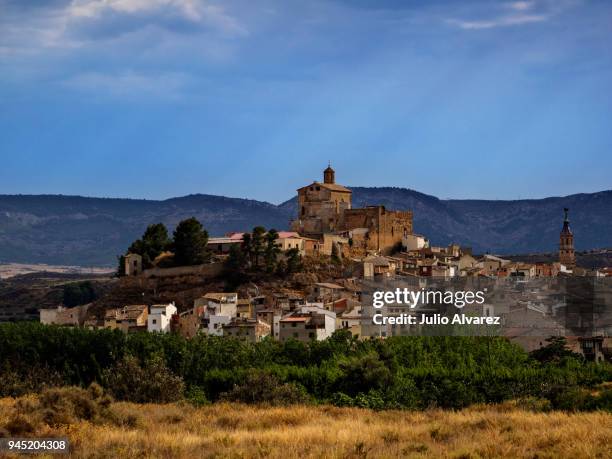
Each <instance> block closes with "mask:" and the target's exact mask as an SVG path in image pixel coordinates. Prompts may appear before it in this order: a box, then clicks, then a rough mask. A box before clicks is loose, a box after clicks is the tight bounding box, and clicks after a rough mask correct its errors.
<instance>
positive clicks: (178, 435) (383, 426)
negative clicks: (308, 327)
mask: <svg viewBox="0 0 612 459" xmlns="http://www.w3.org/2000/svg"><path fill="white" fill-rule="evenodd" d="M12 404H13V401H12V400H11V399H4V400H0V424H2V423H3V422H4V421H6V419H7V418H8V413H9V412H10V410H11V407H12ZM113 409H114V410H115V411H116V412H117V413H118V414H119V415H120V416H121V417H122V418H123V419H129V423H128V425H129V427H126V426H124V427H117V426H114V425H93V424H90V423H88V422H80V423H78V424H75V425H71V426H67V427H62V428H58V429H55V430H53V431H52V432H48V433H52V434H55V435H58V436H61V435H66V436H68V437H69V438H70V440H71V443H72V446H73V454H72V457H78V458H81V457H86V458H106V457H113V458H157V457H162V458H199V457H204V458H206V457H222V458H252V457H272V458H291V457H327V458H365V457H415V458H417V457H456V458H480V457H483V458H485V457H486V458H498V457H500V458H514V457H531V458H535V457H537V458H557V457H572V458H582V457H584V458H591V457H592V458H597V457H601V458H608V457H612V414H609V413H601V412H596V413H576V414H571V413H564V412H550V413H533V412H529V411H524V410H521V409H518V408H516V407H515V406H514V405H512V404H505V405H499V406H476V407H472V408H469V409H465V410H462V411H457V412H453V411H444V410H430V411H425V412H405V411H383V412H373V411H369V410H361V409H356V408H335V407H329V406H321V407H306V406H294V407H286V408H266V407H252V406H243V405H230V404H215V405H212V406H208V407H204V408H193V407H191V406H189V405H185V404H173V405H134V404H129V403H116V404H114V405H113ZM55 457H58V456H55Z"/></svg>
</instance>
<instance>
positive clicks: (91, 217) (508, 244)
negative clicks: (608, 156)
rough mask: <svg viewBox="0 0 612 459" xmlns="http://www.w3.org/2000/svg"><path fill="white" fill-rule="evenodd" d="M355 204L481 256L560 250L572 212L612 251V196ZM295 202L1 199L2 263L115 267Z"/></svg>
mask: <svg viewBox="0 0 612 459" xmlns="http://www.w3.org/2000/svg"><path fill="white" fill-rule="evenodd" d="M351 189H352V190H353V206H354V207H361V206H364V205H375V204H382V205H385V206H386V207H387V208H388V209H398V210H399V209H411V210H412V211H413V212H414V229H415V232H417V233H420V234H423V235H425V236H427V237H428V238H429V239H430V241H431V242H432V244H436V245H446V244H448V243H450V242H457V243H460V244H461V245H464V246H469V247H472V248H473V250H474V251H475V252H478V253H484V252H491V253H498V254H516V253H532V252H554V251H555V250H556V247H557V243H558V238H559V231H560V229H561V225H562V220H563V207H569V208H570V217H571V221H572V228H573V230H574V234H575V240H576V248H577V249H580V250H586V249H592V248H598V247H612V191H602V192H599V193H589V194H586V193H585V194H576V195H571V196H566V197H553V198H546V199H529V200H517V201H487V200H467V199H466V200H455V199H452V200H441V199H438V198H436V197H434V196H429V195H426V194H423V193H419V192H417V191H414V190H409V189H406V188H365V187H352V188H351ZM296 209H297V206H296V198H293V199H291V200H289V201H286V202H284V203H283V204H280V205H278V206H276V205H274V204H270V203H267V202H261V201H255V200H249V199H237V198H227V197H222V196H211V195H203V194H198V195H190V196H185V197H181V198H172V199H167V200H164V201H154V200H137V199H107V198H86V197H80V196H58V195H36V196H30V195H0V262H21V263H48V264H62V265H80V266H107V265H108V266H110V265H114V264H115V262H116V256H117V255H118V254H120V253H123V252H124V251H125V249H126V248H127V246H128V245H129V244H130V243H131V242H132V241H133V240H134V239H136V238H138V237H139V236H140V235H141V234H142V232H143V231H144V229H145V228H146V226H147V225H148V224H150V223H156V222H163V223H165V224H166V225H167V226H168V227H169V229H170V230H172V229H173V228H174V227H175V226H176V224H177V223H178V222H179V221H180V220H182V219H184V218H188V217H191V216H195V217H196V218H198V219H199V220H200V221H201V222H202V223H203V224H204V226H205V227H206V228H207V229H208V231H209V233H210V234H211V235H223V234H225V233H227V232H229V231H243V230H248V229H251V228H252V227H253V226H256V225H262V226H265V227H266V228H272V227H274V228H277V229H286V228H288V226H289V221H290V220H291V219H292V218H293V216H294V215H295V214H296V212H297V211H296Z"/></svg>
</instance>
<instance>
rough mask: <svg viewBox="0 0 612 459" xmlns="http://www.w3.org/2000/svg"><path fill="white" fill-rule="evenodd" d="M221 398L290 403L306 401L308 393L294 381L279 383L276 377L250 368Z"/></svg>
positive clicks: (248, 401)
mask: <svg viewBox="0 0 612 459" xmlns="http://www.w3.org/2000/svg"><path fill="white" fill-rule="evenodd" d="M221 399H223V400H227V401H231V402H240V403H251V404H254V403H265V404H268V405H292V404H296V403H307V402H308V394H307V393H306V391H305V390H304V388H302V387H299V386H298V385H296V384H295V383H281V382H280V381H279V380H278V378H276V377H275V376H273V375H271V374H270V373H267V372H265V371H260V370H252V371H250V372H249V373H248V374H247V377H246V380H245V381H244V382H243V383H241V384H239V385H235V386H234V387H233V388H232V390H230V391H228V392H225V393H223V394H222V395H221Z"/></svg>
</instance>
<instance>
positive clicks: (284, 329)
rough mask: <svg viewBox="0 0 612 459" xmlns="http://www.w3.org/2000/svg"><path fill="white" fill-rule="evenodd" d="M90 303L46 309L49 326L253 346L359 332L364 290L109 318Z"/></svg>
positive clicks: (228, 299) (133, 311)
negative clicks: (94, 312) (93, 313)
mask: <svg viewBox="0 0 612 459" xmlns="http://www.w3.org/2000/svg"><path fill="white" fill-rule="evenodd" d="M88 308H89V305H85V306H76V307H73V308H66V307H63V306H60V307H59V308H56V309H43V310H41V312H40V320H41V322H42V323H45V324H56V325H64V326H83V327H87V328H91V329H97V328H107V329H117V330H121V331H123V332H125V333H133V332H138V331H148V332H158V333H168V332H175V333H178V334H180V335H182V336H184V337H185V338H193V337H194V336H196V335H198V334H204V335H207V336H227V337H233V338H238V339H241V340H245V341H249V342H257V341H260V340H261V339H263V338H265V337H268V336H269V337H272V338H274V339H276V340H279V341H281V342H284V341H286V340H288V339H296V340H298V341H304V342H307V341H310V340H324V339H326V338H329V337H330V336H331V335H332V334H333V333H334V331H336V330H337V329H339V328H345V329H350V330H351V331H352V332H353V333H354V334H355V335H359V334H360V326H359V324H360V319H361V315H360V310H361V303H360V292H359V291H358V289H357V287H356V284H355V283H354V282H351V281H347V282H345V285H339V284H335V283H324V282H322V283H315V284H314V285H313V286H312V288H311V292H310V293H309V294H304V293H302V292H298V291H279V292H276V293H274V294H272V295H268V296H263V295H261V296H252V297H249V298H239V296H238V294H237V293H232V292H229V293H227V292H212V293H207V294H205V295H204V296H202V297H200V298H197V299H196V300H195V301H194V302H193V307H191V308H190V309H188V310H186V311H182V312H180V313H179V312H178V310H177V307H176V306H175V304H174V303H168V304H154V305H145V304H138V305H126V306H123V307H120V308H114V309H109V310H107V311H106V312H105V315H104V318H103V320H102V319H98V318H88V314H87V312H88Z"/></svg>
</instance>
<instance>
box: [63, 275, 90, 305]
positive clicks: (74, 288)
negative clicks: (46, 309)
mask: <svg viewBox="0 0 612 459" xmlns="http://www.w3.org/2000/svg"><path fill="white" fill-rule="evenodd" d="M97 298H98V295H97V293H96V291H95V289H94V286H93V284H92V283H91V282H89V281H85V282H73V283H70V284H66V285H64V299H63V301H62V302H63V303H64V306H67V307H69V308H71V307H74V306H80V305H82V304H87V303H91V302H92V301H95V300H96V299H97Z"/></svg>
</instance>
